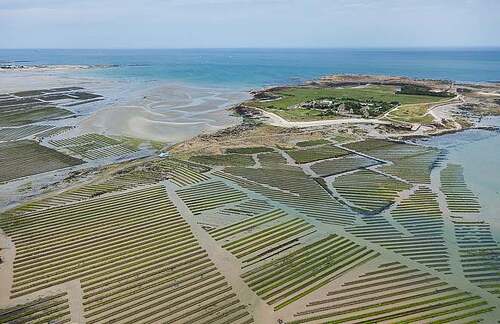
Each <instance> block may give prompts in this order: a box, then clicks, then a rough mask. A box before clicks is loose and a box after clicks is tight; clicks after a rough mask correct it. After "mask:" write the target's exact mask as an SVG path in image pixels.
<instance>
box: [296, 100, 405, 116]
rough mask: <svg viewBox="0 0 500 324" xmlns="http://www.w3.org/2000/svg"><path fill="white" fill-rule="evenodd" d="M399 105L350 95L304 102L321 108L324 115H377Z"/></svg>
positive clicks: (308, 107)
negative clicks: (350, 96) (355, 97)
mask: <svg viewBox="0 0 500 324" xmlns="http://www.w3.org/2000/svg"><path fill="white" fill-rule="evenodd" d="M398 105H399V102H397V101H391V102H385V101H377V100H358V99H354V98H349V97H342V98H320V99H317V100H314V101H309V102H305V103H303V104H302V105H301V106H302V108H306V109H316V110H321V112H322V113H321V114H322V115H323V116H331V115H358V116H363V117H376V116H379V115H380V114H382V113H384V112H386V111H389V110H390V109H392V108H394V107H396V106H398Z"/></svg>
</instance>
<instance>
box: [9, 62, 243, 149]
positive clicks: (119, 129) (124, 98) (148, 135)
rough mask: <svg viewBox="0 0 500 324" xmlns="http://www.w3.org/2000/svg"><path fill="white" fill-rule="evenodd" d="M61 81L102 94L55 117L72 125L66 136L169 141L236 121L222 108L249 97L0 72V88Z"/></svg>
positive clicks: (13, 89) (235, 92) (44, 85)
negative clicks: (70, 115) (66, 116)
mask: <svg viewBox="0 0 500 324" xmlns="http://www.w3.org/2000/svg"><path fill="white" fill-rule="evenodd" d="M63 86H64V87H66V86H80V87H83V88H85V89H86V90H91V91H93V92H95V93H97V94H101V95H103V96H104V98H105V100H103V101H100V102H97V103H90V104H85V105H79V106H75V107H70V108H69V109H71V110H73V111H74V112H75V113H76V114H78V115H79V117H78V118H76V119H66V120H60V121H57V122H56V124H57V126H63V125H64V124H65V123H67V124H69V125H74V126H77V128H76V129H75V130H73V131H71V132H69V133H68V134H67V135H68V136H74V135H78V134H82V133H100V134H107V135H116V136H128V137H135V138H141V139H144V140H155V141H161V142H165V143H171V144H173V143H177V142H179V141H183V140H186V139H188V138H191V137H194V136H197V135H199V134H201V133H210V132H214V131H216V130H219V129H222V128H226V127H229V126H234V125H236V124H238V123H239V122H240V121H241V118H240V117H235V116H231V114H230V113H229V112H228V111H227V108H229V107H230V106H232V105H234V104H237V103H239V102H241V101H243V100H246V99H248V98H249V94H248V93H247V92H244V91H238V90H227V89H209V88H198V87H193V86H188V85H184V84H180V83H167V82H160V81H152V82H145V81H134V80H128V81H125V80H112V79H98V78H92V77H87V76H85V75H83V74H79V73H72V74H68V73H62V72H57V71H53V72H52V73H37V72H26V71H24V72H10V73H6V72H5V73H1V74H0V90H1V91H0V92H1V93H8V92H10V93H11V92H17V91H25V90H34V89H47V88H53V87H63Z"/></svg>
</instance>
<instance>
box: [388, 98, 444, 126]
mask: <svg viewBox="0 0 500 324" xmlns="http://www.w3.org/2000/svg"><path fill="white" fill-rule="evenodd" d="M431 106H432V104H425V103H424V104H413V105H404V106H400V107H398V108H397V109H396V110H393V111H391V113H390V114H388V116H387V117H388V118H389V119H392V120H396V121H401V122H407V123H417V124H426V125H428V124H432V123H433V122H434V117H432V115H431V114H427V112H428V111H429V108H430V107H431Z"/></svg>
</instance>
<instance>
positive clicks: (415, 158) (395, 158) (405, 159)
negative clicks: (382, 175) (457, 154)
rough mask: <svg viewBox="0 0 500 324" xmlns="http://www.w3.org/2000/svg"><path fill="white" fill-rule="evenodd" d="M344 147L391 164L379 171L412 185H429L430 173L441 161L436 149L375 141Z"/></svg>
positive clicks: (370, 140)
mask: <svg viewBox="0 0 500 324" xmlns="http://www.w3.org/2000/svg"><path fill="white" fill-rule="evenodd" d="M345 147H347V148H350V149H353V150H355V151H359V152H361V153H364V154H367V155H369V156H373V157H374V158H377V159H381V160H384V161H391V162H393V164H391V165H384V166H382V167H381V170H382V171H384V172H386V173H389V174H391V175H395V176H397V177H400V178H402V179H405V180H408V181H410V182H412V183H425V184H429V183H430V181H431V171H432V169H433V168H434V167H435V166H436V165H438V163H439V162H440V161H441V160H442V158H443V156H442V152H441V151H440V150H438V149H436V148H431V147H425V146H419V145H413V144H407V143H402V142H392V141H385V140H377V139H368V140H365V141H360V142H355V143H350V144H346V145H345Z"/></svg>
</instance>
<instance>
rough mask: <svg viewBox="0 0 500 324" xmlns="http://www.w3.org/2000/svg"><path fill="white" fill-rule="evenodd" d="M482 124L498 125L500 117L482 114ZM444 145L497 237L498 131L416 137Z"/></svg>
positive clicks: (499, 218) (499, 212)
mask: <svg viewBox="0 0 500 324" xmlns="http://www.w3.org/2000/svg"><path fill="white" fill-rule="evenodd" d="M480 124H481V125H483V126H500V117H489V118H484V119H483V120H482V121H481V123H480ZM417 142H420V143H423V144H426V145H432V146H437V147H441V148H445V149H446V150H447V151H448V156H447V157H448V161H450V162H451V163H457V164H461V165H462V166H463V167H464V176H465V180H466V182H467V184H468V185H469V187H470V188H471V190H472V191H473V192H474V193H475V194H476V195H477V196H478V197H479V201H480V203H481V206H482V209H481V216H483V217H484V218H485V219H486V220H487V221H488V222H489V223H490V225H491V226H492V229H493V232H494V235H495V237H496V238H497V240H499V239H500V133H499V132H496V131H487V130H466V131H463V132H459V133H454V134H447V135H442V136H438V137H434V138H432V139H430V140H423V141H417Z"/></svg>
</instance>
